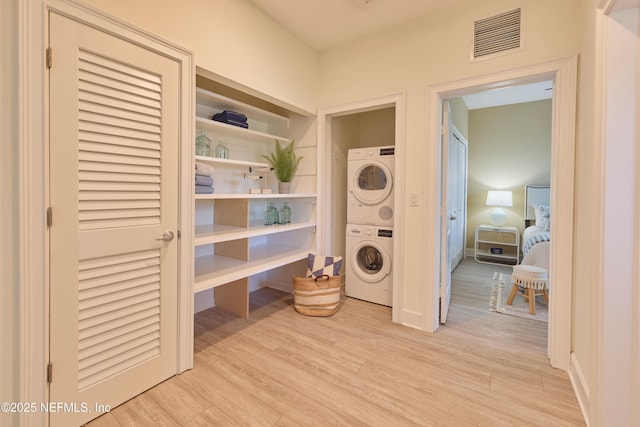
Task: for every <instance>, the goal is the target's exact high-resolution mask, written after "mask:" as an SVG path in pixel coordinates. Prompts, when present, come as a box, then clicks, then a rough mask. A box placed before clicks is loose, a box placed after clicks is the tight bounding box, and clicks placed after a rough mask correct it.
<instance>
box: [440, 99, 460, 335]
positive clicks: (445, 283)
mask: <svg viewBox="0 0 640 427" xmlns="http://www.w3.org/2000/svg"><path fill="white" fill-rule="evenodd" d="M449 116H450V111H449V102H448V101H446V100H445V101H443V103H442V175H441V176H442V178H441V180H442V189H441V197H440V230H441V231H440V323H443V324H444V323H446V322H447V315H448V313H449V304H450V303H451V260H452V255H453V254H452V251H451V248H452V246H453V245H452V243H451V239H452V237H453V224H452V222H453V221H455V215H454V213H453V212H451V211H450V210H449V206H450V204H451V202H450V200H451V199H452V197H451V194H452V193H451V191H450V189H451V188H452V186H454V185H455V181H456V179H455V178H453V177H452V176H451V175H450V173H449V170H450V169H451V160H450V159H451V157H453V156H452V155H451V154H452V153H451V150H450V141H449V138H450V134H449V129H450V128H451V124H450V123H449V120H450V119H449ZM454 153H457V151H455V150H454Z"/></svg>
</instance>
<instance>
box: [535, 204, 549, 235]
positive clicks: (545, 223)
mask: <svg viewBox="0 0 640 427" xmlns="http://www.w3.org/2000/svg"><path fill="white" fill-rule="evenodd" d="M535 212H536V226H538V227H541V228H544V229H545V230H549V229H550V228H551V206H545V205H538V206H536V208H535Z"/></svg>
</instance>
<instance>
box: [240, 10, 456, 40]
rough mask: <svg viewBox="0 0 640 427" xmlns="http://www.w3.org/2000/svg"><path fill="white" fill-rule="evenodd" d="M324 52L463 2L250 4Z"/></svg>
mask: <svg viewBox="0 0 640 427" xmlns="http://www.w3.org/2000/svg"><path fill="white" fill-rule="evenodd" d="M249 1H250V2H251V3H253V4H254V5H255V6H257V7H258V8H259V9H260V10H262V11H263V12H264V13H266V14H267V15H269V16H270V17H271V18H273V19H274V20H275V21H276V22H278V23H279V24H280V25H282V26H283V27H285V28H287V29H288V30H289V31H291V33H293V34H295V35H296V36H297V37H299V38H300V39H301V40H303V41H304V42H305V43H306V44H308V45H309V46H311V47H312V48H314V49H315V50H318V51H321V50H325V49H329V48H332V47H336V46H339V45H341V44H343V43H347V42H350V41H353V40H356V39H358V38H360V37H364V36H367V35H369V34H373V33H376V32H378V31H382V30H385V29H387V28H391V27H394V26H396V25H398V24H401V23H403V22H407V21H409V20H412V19H415V18H416V17H419V16H422V15H426V14H427V13H429V12H432V11H434V10H437V9H443V8H446V7H449V6H452V5H454V4H457V3H461V2H462V1H464V0H402V1H398V0H249Z"/></svg>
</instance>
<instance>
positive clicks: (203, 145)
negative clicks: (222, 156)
mask: <svg viewBox="0 0 640 427" xmlns="http://www.w3.org/2000/svg"><path fill="white" fill-rule="evenodd" d="M196 156H211V140H210V139H209V137H208V136H207V133H206V132H205V131H202V130H201V131H200V132H199V133H198V136H197V137H196Z"/></svg>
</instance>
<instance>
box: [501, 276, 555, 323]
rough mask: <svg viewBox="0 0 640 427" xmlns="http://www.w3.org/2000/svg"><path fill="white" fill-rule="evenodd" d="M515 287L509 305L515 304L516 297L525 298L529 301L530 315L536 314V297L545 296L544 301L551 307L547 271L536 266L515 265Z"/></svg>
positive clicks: (513, 278)
mask: <svg viewBox="0 0 640 427" xmlns="http://www.w3.org/2000/svg"><path fill="white" fill-rule="evenodd" d="M511 279H512V280H513V287H512V288H511V293H510V294H509V298H508V299H507V304H509V305H511V304H513V299H514V298H515V297H516V295H520V296H522V297H524V299H525V301H527V300H529V314H536V296H538V295H542V296H544V301H545V303H546V304H547V306H548V305H549V294H548V293H547V287H548V286H549V283H548V282H549V275H548V274H547V270H545V269H544V268H542V267H537V266H535V265H522V264H520V265H514V266H513V274H512V275H511Z"/></svg>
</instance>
